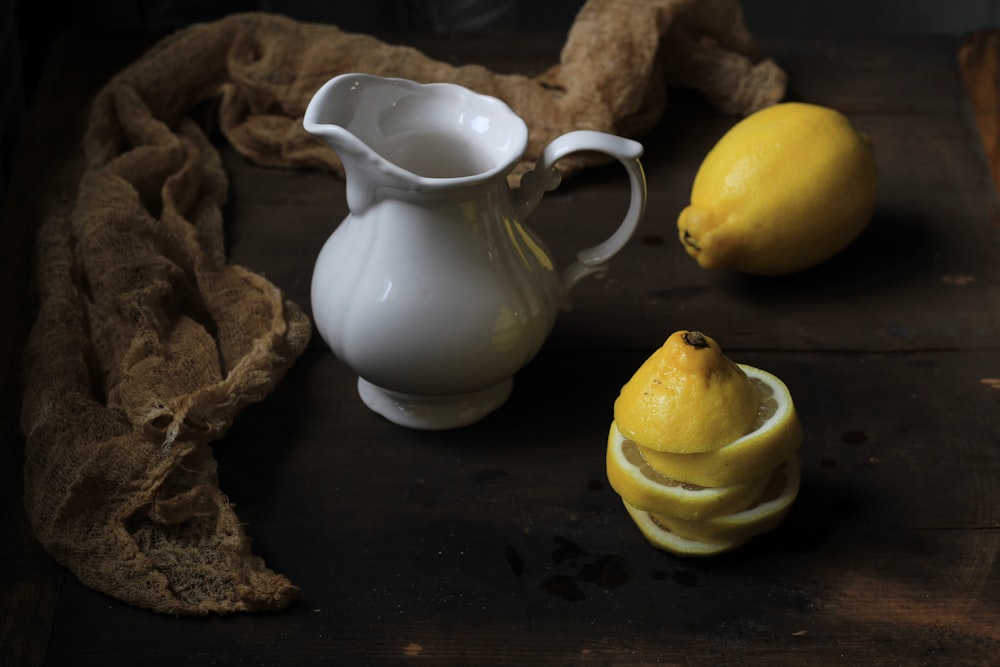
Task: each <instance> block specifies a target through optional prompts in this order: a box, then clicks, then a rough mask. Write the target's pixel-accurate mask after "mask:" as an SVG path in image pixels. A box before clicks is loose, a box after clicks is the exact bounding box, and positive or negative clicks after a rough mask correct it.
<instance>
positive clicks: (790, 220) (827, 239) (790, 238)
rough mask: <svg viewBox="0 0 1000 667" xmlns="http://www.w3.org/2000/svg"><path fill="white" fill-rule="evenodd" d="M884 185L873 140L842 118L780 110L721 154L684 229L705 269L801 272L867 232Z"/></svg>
mask: <svg viewBox="0 0 1000 667" xmlns="http://www.w3.org/2000/svg"><path fill="white" fill-rule="evenodd" d="M877 182H878V173H877V169H876V166H875V156H874V153H873V151H872V144H871V141H870V139H869V138H868V137H867V136H866V135H864V134H862V133H860V132H858V131H857V130H856V129H855V128H854V127H853V126H852V125H851V123H850V121H849V120H848V119H847V118H846V117H845V116H844V115H843V114H841V113H840V112H838V111H835V110H833V109H829V108H826V107H823V106H818V105H815V104H804V103H799V102H786V103H783V104H777V105H774V106H771V107H768V108H766V109H762V110H761V111H757V112H755V113H753V114H751V115H749V116H747V117H746V118H744V119H743V120H741V121H740V122H738V123H737V124H736V125H734V126H733V127H732V129H730V130H729V132H727V133H726V134H725V135H724V136H723V137H722V139H720V140H719V142H718V143H717V144H716V145H715V147H713V148H712V150H711V151H710V152H709V153H708V155H707V156H706V157H705V160H704V161H703V162H702V164H701V166H700V167H699V169H698V173H697V175H696V176H695V180H694V186H693V188H692V190H691V204H690V205H689V206H687V207H686V208H685V209H684V210H683V211H682V212H681V214H680V217H679V218H678V220H677V229H678V233H679V236H680V240H681V242H682V243H683V244H684V248H685V249H686V250H687V253H688V254H689V255H691V256H692V257H694V258H695V259H696V260H697V261H698V264H699V265H701V266H702V267H704V268H731V269H735V270H738V271H742V272H744V273H752V274H759V275H786V274H790V273H795V272H797V271H801V270H803V269H807V268H809V267H812V266H815V265H817V264H819V263H821V262H824V261H826V260H827V259H829V258H830V257H832V256H834V255H835V254H837V253H839V252H840V251H841V250H843V249H844V248H846V247H847V246H848V245H849V244H850V243H851V242H852V241H853V240H854V239H855V238H857V237H858V236H859V235H860V234H861V232H862V231H864V229H865V227H867V226H868V223H869V221H870V220H871V217H872V213H873V211H874V208H875V198H876V193H877Z"/></svg>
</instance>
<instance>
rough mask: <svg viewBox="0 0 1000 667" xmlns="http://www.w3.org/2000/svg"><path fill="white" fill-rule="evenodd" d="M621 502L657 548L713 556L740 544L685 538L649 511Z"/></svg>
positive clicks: (673, 552) (674, 552)
mask: <svg viewBox="0 0 1000 667" xmlns="http://www.w3.org/2000/svg"><path fill="white" fill-rule="evenodd" d="M622 502H623V503H624V505H625V509H626V511H628V514H629V516H630V517H632V521H634V522H635V525H636V526H638V527H639V532H640V533H642V535H643V537H645V538H646V540H648V541H649V543H650V544H652V545H653V546H654V547H656V548H658V549H663V550H664V551H669V552H670V553H672V554H676V555H678V556H715V555H716V554H721V553H724V552H726V551H731V550H732V549H735V548H736V547H738V546H740V545H739V544H732V543H729V542H699V541H698V540H688V539H685V538H683V537H681V536H680V535H678V534H676V533H673V532H671V531H670V530H669V529H667V528H664V527H663V526H662V525H661V524H659V523H657V521H656V519H654V518H653V515H652V514H650V513H649V512H646V511H644V510H641V509H639V508H637V507H633V506H632V505H629V504H628V502H627V501H624V500H623V501H622Z"/></svg>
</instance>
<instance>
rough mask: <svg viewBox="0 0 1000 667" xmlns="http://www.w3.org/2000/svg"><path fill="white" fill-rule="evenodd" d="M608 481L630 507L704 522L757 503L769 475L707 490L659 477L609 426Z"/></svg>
mask: <svg viewBox="0 0 1000 667" xmlns="http://www.w3.org/2000/svg"><path fill="white" fill-rule="evenodd" d="M606 458H607V461H606V463H607V466H606V467H607V474H608V481H609V482H610V483H611V487H612V488H613V489H614V490H615V492H616V493H617V494H618V495H619V496H621V497H622V500H624V501H625V502H626V503H628V504H629V505H631V506H633V507H636V508H638V509H641V510H645V511H647V512H653V513H655V514H668V515H671V516H675V517H679V518H682V519H706V518H710V517H715V516H721V515H724V514H731V513H732V512H736V511H738V510H740V509H743V508H744V507H748V506H749V505H751V504H752V503H754V502H756V501H757V500H758V499H759V498H760V497H761V495H762V494H763V493H764V488H765V487H766V486H767V482H768V479H769V478H770V473H769V472H768V473H765V474H764V475H760V476H759V477H755V478H751V479H748V480H746V481H743V482H740V483H738V484H733V485H731V486H717V487H706V486H699V485H695V484H688V483H684V482H679V481H677V480H675V479H671V478H669V477H666V476H665V475H662V474H660V473H658V472H657V471H656V470H654V469H653V467H652V466H650V465H649V463H648V462H647V461H646V459H644V458H643V456H642V454H641V453H640V452H639V447H638V445H636V443H635V442H633V441H631V440H628V439H625V438H623V437H621V434H620V433H619V432H618V429H617V428H616V427H615V425H614V422H612V425H611V430H610V431H609V433H608V448H607V457H606Z"/></svg>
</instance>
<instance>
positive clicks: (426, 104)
mask: <svg viewBox="0 0 1000 667" xmlns="http://www.w3.org/2000/svg"><path fill="white" fill-rule="evenodd" d="M303 126H304V127H305V129H306V131H307V132H309V133H311V134H313V135H316V136H318V137H320V138H322V139H324V140H325V141H326V142H327V143H328V144H329V145H330V147H331V148H333V150H334V151H335V152H336V153H337V154H338V156H339V157H340V158H341V162H343V164H344V170H345V173H346V178H347V191H348V192H347V194H348V206H349V207H350V209H351V211H352V212H353V213H358V212H360V211H362V210H364V209H365V208H367V207H368V206H370V205H371V204H372V203H374V202H375V200H376V198H377V196H378V192H379V191H380V190H385V189H392V190H432V189H435V188H441V187H455V186H462V185H465V184H468V183H473V182H477V181H483V180H487V179H492V178H495V177H497V176H506V175H507V174H508V173H509V172H510V171H511V170H512V169H513V168H514V165H515V164H516V163H517V160H518V159H519V158H520V156H521V155H522V153H523V152H524V149H525V147H526V146H527V142H528V128H527V126H526V125H525V123H524V121H523V120H521V118H519V117H518V116H517V115H516V114H515V113H514V112H513V111H512V110H511V109H510V107H508V106H507V105H506V104H504V103H503V102H501V101H500V100H498V99H496V98H494V97H489V96H484V95H478V94H475V93H473V92H472V91H469V90H467V89H465V88H462V87H461V86H456V85H453V84H448V83H431V84H421V83H416V82H413V81H407V80H405V79H396V78H385V77H378V76H373V75H369V74H343V75H340V76H337V77H334V78H333V79H330V80H329V81H328V82H327V83H325V84H324V85H323V86H322V87H321V88H320V89H319V90H318V91H317V92H316V94H315V95H314V96H313V98H312V100H310V102H309V105H308V107H307V108H306V112H305V116H304V118H303Z"/></svg>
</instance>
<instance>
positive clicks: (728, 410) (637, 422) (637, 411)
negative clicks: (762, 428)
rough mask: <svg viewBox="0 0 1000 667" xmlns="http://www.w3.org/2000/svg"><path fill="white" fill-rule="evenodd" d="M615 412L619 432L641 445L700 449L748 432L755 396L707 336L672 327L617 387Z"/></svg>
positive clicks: (686, 450) (688, 450)
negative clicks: (659, 345) (630, 375)
mask: <svg viewBox="0 0 1000 667" xmlns="http://www.w3.org/2000/svg"><path fill="white" fill-rule="evenodd" d="M614 410H615V422H616V423H617V424H618V428H619V429H620V430H621V432H622V434H623V435H624V436H625V437H626V438H628V439H630V440H634V441H635V442H637V443H639V444H641V445H642V446H643V447H647V448H649V449H655V450H658V451H671V452H678V453H691V452H705V451H709V450H712V449H717V448H719V447H722V446H723V445H726V444H728V443H730V442H732V441H733V440H735V439H736V438H738V437H740V436H741V435H743V434H745V433H746V432H747V431H748V430H750V428H751V425H752V423H753V420H754V417H755V415H756V412H757V396H756V392H755V391H754V388H753V386H752V385H751V384H750V380H749V379H748V378H747V376H746V374H745V373H744V372H743V371H742V370H741V369H740V367H739V366H738V365H737V364H735V363H733V362H732V361H731V360H730V359H729V358H728V357H726V355H725V354H723V352H722V349H721V348H720V347H719V345H718V343H716V342H715V341H714V340H713V339H712V338H710V337H709V336H706V335H704V334H702V333H699V332H697V331H676V332H674V333H673V334H671V335H670V337H668V338H667V340H666V341H665V342H664V343H663V345H662V346H661V347H660V348H659V349H658V350H656V351H655V352H654V353H653V354H652V355H651V356H650V357H649V358H648V359H647V360H646V361H645V362H643V364H642V366H640V367H639V369H638V370H637V371H636V372H635V374H634V375H633V376H632V378H631V379H630V380H629V381H628V382H627V383H626V384H625V386H623V387H622V389H621V393H620V394H619V396H618V398H617V400H615V407H614Z"/></svg>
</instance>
